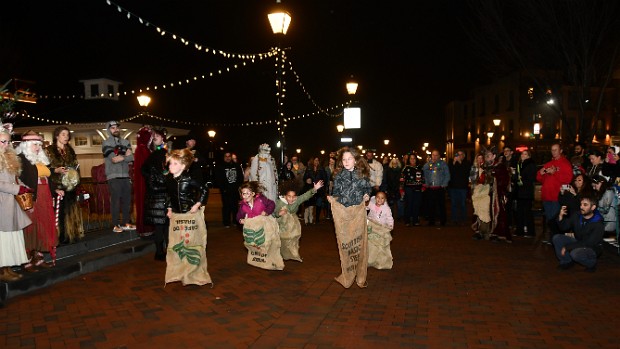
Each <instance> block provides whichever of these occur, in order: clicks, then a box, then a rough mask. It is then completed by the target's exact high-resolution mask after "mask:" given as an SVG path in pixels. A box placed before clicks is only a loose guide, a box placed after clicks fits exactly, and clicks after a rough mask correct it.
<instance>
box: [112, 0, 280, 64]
mask: <svg viewBox="0 0 620 349" xmlns="http://www.w3.org/2000/svg"><path fill="white" fill-rule="evenodd" d="M106 3H107V4H108V5H110V6H115V7H116V10H117V12H118V13H120V14H122V15H124V16H126V17H127V19H128V20H131V19H135V20H136V21H137V22H138V23H140V24H142V25H144V26H146V27H150V28H154V30H155V31H157V33H158V34H159V35H160V36H162V37H170V38H171V39H173V40H175V41H180V42H181V44H183V45H185V46H190V45H191V46H193V47H194V48H195V49H196V50H198V51H204V52H206V53H211V54H213V55H220V56H222V57H224V58H234V59H242V60H253V59H255V58H257V57H258V58H260V59H262V58H264V57H265V56H267V57H270V56H271V55H272V54H273V51H269V52H261V53H233V52H226V51H223V50H217V49H214V48H211V47H207V46H206V45H203V44H199V43H197V42H193V41H191V40H188V39H185V38H183V37H182V36H180V35H177V34H175V33H172V32H169V31H167V30H165V29H162V28H161V27H159V26H156V25H154V24H153V23H151V22H149V21H146V20H144V19H143V18H142V17H140V16H138V15H136V14H135V13H132V12H130V11H129V10H127V9H126V8H124V7H122V6H120V5H119V4H117V3H115V2H114V1H111V0H106Z"/></svg>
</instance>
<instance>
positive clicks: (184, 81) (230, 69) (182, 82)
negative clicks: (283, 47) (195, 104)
mask: <svg viewBox="0 0 620 349" xmlns="http://www.w3.org/2000/svg"><path fill="white" fill-rule="evenodd" d="M263 58H264V57H263ZM263 58H260V59H259V60H258V61H261V60H262V59H263ZM256 62H257V61H256V60H254V61H252V62H250V64H251V63H256ZM245 66H248V64H247V62H241V63H240V64H234V65H232V66H230V67H226V68H225V69H219V70H217V71H214V72H208V73H206V74H201V75H194V76H193V77H191V78H185V79H176V82H170V83H168V84H159V85H155V86H152V87H151V86H146V87H142V88H139V89H137V90H136V89H134V90H129V91H119V92H117V93H116V96H127V95H135V94H140V93H143V92H144V91H150V90H158V89H160V88H161V89H165V88H168V87H177V86H181V85H188V84H190V83H192V82H198V80H204V79H207V78H211V77H214V76H215V75H216V74H217V75H222V74H224V73H230V72H233V71H234V70H236V69H239V68H240V67H245ZM37 97H38V98H40V99H78V98H79V99H84V96H83V95H70V96H60V95H39V96H37ZM100 97H114V94H112V93H109V94H104V93H102V94H101V95H100Z"/></svg>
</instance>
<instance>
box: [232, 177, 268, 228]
mask: <svg viewBox="0 0 620 349" xmlns="http://www.w3.org/2000/svg"><path fill="white" fill-rule="evenodd" d="M239 193H240V194H241V202H240V203H239V211H238V212H237V221H238V222H239V223H240V224H244V223H245V220H246V218H254V217H256V216H268V215H270V214H272V213H273V210H274V209H275V207H276V204H275V203H274V202H273V201H271V200H269V199H268V198H266V197H265V196H264V195H263V194H262V193H261V188H260V185H259V184H258V182H244V183H243V184H241V187H239Z"/></svg>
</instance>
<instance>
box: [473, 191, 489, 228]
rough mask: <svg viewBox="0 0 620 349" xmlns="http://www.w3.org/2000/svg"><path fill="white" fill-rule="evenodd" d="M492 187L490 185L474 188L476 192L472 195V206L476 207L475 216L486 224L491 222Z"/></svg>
mask: <svg viewBox="0 0 620 349" xmlns="http://www.w3.org/2000/svg"><path fill="white" fill-rule="evenodd" d="M490 190H491V186H490V185H488V184H478V185H476V186H475V187H474V191H473V192H472V194H471V201H472V205H473V206H474V214H475V215H476V216H478V219H480V220H481V221H482V222H484V223H488V222H490V221H491V209H490V205H491V197H490V196H489V192H490Z"/></svg>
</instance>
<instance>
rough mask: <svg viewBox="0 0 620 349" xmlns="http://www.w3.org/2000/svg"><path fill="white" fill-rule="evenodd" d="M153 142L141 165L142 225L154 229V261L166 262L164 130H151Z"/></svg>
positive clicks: (165, 152) (166, 218)
mask: <svg viewBox="0 0 620 349" xmlns="http://www.w3.org/2000/svg"><path fill="white" fill-rule="evenodd" d="M152 131H153V141H152V142H151V144H150V148H151V150H152V153H151V155H149V157H148V158H147V159H146V161H145V162H144V164H143V165H142V168H141V170H142V176H143V177H144V180H145V182H146V199H145V202H144V224H145V225H152V226H153V227H154V229H155V231H154V233H153V241H154V242H155V260H158V261H165V260H166V248H167V246H168V217H167V216H166V214H167V207H166V175H167V174H168V168H167V167H166V155H167V154H168V150H167V149H166V147H165V146H166V130H165V129H153V130H152Z"/></svg>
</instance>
